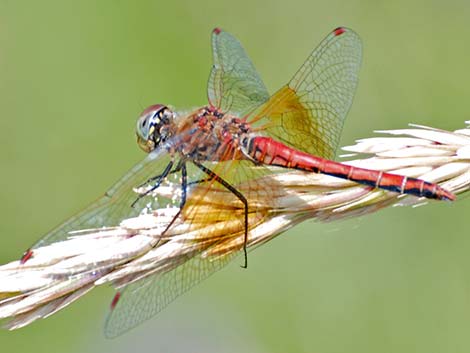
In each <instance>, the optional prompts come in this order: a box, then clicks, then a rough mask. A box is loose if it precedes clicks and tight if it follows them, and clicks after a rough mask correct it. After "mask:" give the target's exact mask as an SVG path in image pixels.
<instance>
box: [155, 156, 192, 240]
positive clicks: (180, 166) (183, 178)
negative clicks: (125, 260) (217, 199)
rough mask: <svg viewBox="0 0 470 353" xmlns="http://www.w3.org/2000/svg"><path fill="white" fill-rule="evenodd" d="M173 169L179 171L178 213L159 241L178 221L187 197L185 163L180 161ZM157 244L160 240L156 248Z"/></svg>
mask: <svg viewBox="0 0 470 353" xmlns="http://www.w3.org/2000/svg"><path fill="white" fill-rule="evenodd" d="M175 169H177V170H181V201H180V205H179V210H178V212H177V213H176V214H175V215H174V216H173V218H172V220H171V221H170V223H168V225H167V226H166V228H165V230H164V231H163V232H162V234H161V236H160V239H161V237H163V236H164V235H165V233H166V232H167V231H168V229H170V227H171V226H172V225H173V223H175V221H176V220H177V219H178V217H179V216H180V214H181V211H182V210H183V207H184V205H185V204H186V196H187V189H188V173H187V170H186V163H185V162H183V161H181V162H180V163H178V166H177V167H176V168H175ZM159 242H160V240H159V241H158V242H157V244H155V246H157V245H158V243H159Z"/></svg>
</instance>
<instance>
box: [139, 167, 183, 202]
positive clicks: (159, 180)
mask: <svg viewBox="0 0 470 353" xmlns="http://www.w3.org/2000/svg"><path fill="white" fill-rule="evenodd" d="M173 164H174V162H173V161H170V162H169V163H168V165H167V166H166V168H165V170H164V171H163V173H162V174H160V175H157V176H155V177H153V178H150V179H149V180H147V181H146V182H145V183H143V184H141V186H139V187H142V186H144V185H145V184H147V183H149V182H152V181H154V180H156V182H155V184H154V185H153V186H152V187H151V188H150V189H148V190H147V191H145V192H144V193H142V194H140V195H139V196H137V198H136V199H135V201H134V202H133V203H132V204H131V207H132V208H134V206H135V205H136V203H137V202H139V200H140V199H141V198H142V197H144V196H147V195H148V194H150V193H151V192H152V191H154V190H155V189H157V188H158V187H159V186H160V184H161V183H162V181H163V179H165V178H166V177H167V176H168V175H169V174H170V173H171V168H172V167H173ZM178 165H179V164H178Z"/></svg>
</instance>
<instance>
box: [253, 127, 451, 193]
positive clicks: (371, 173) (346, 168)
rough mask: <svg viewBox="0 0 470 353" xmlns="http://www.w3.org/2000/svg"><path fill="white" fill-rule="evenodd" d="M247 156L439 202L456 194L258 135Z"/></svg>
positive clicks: (417, 180)
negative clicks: (317, 154) (298, 148)
mask: <svg viewBox="0 0 470 353" xmlns="http://www.w3.org/2000/svg"><path fill="white" fill-rule="evenodd" d="M247 153H248V155H249V156H250V157H251V158H253V159H254V160H255V161H257V162H259V163H262V164H268V165H274V166H279V167H285V168H293V169H298V170H304V171H308V172H314V173H322V174H327V175H331V176H335V177H338V178H342V179H347V180H351V181H354V182H356V183H359V184H364V185H369V186H372V187H376V188H380V189H384V190H389V191H393V192H397V193H400V194H410V195H415V196H419V197H426V198H430V199H438V200H455V195H454V194H452V193H451V192H449V191H447V190H445V189H443V188H441V187H440V186H439V185H437V184H433V183H429V182H427V181H424V180H421V179H416V178H409V177H406V176H403V175H397V174H391V173H386V172H383V171H380V170H370V169H365V168H358V167H353V166H350V165H346V164H342V163H339V162H335V161H331V160H328V159H324V158H320V157H316V156H313V155H311V154H308V153H305V152H301V151H298V150H296V149H293V148H291V147H288V146H286V145H284V144H282V143H281V142H278V141H275V140H273V139H272V138H270V137H262V136H256V137H253V138H252V139H250V142H249V144H248V148H247Z"/></svg>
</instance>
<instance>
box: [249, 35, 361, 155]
mask: <svg viewBox="0 0 470 353" xmlns="http://www.w3.org/2000/svg"><path fill="white" fill-rule="evenodd" d="M361 57H362V44H361V39H360V38H359V36H358V35H357V34H356V33H355V32H354V31H352V30H351V29H348V28H343V27H340V28H337V29H335V30H334V31H333V32H331V33H330V34H329V35H328V36H327V37H326V38H325V39H324V40H323V41H322V42H321V43H320V45H319V46H318V47H317V48H316V49H315V50H314V51H313V52H312V53H311V54H310V56H309V57H308V58H307V60H306V61H305V63H304V64H303V65H302V66H301V67H300V69H299V70H298V71H297V73H296V74H295V75H294V77H293V78H292V79H291V81H290V82H289V83H288V84H287V85H286V86H284V87H282V88H281V89H280V90H279V91H278V92H276V93H275V94H274V95H273V96H272V97H271V98H270V99H269V101H267V102H266V103H265V104H264V105H262V106H261V107H259V108H258V109H257V110H256V111H255V112H254V113H253V115H252V118H249V120H250V121H251V122H252V123H254V122H257V121H260V122H263V121H266V122H267V123H266V125H265V129H266V130H265V131H266V132H267V133H268V134H269V135H271V136H273V137H274V138H275V139H277V140H279V141H282V142H284V143H286V144H287V145H290V146H292V147H295V148H297V149H299V150H302V151H305V152H308V153H311V154H314V155H317V156H321V157H324V158H328V159H333V158H334V155H335V152H336V149H337V146H338V144H339V140H340V137H341V131H342V128H343V123H344V119H345V117H346V114H347V113H348V111H349V108H350V107H351V104H352V101H353V98H354V94H355V91H356V87H357V82H358V73H359V68H360V65H361ZM263 124H264V122H263Z"/></svg>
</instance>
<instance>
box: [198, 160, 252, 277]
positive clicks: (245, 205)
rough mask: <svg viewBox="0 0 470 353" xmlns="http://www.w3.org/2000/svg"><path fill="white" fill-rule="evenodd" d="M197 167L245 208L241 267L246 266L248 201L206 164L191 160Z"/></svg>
mask: <svg viewBox="0 0 470 353" xmlns="http://www.w3.org/2000/svg"><path fill="white" fill-rule="evenodd" d="M192 162H193V163H194V164H195V165H196V166H197V167H198V168H199V169H201V170H202V171H203V172H204V173H206V174H207V175H208V176H209V180H215V181H217V182H218V183H219V184H220V185H222V186H223V187H225V188H226V189H227V190H228V191H230V192H231V193H232V194H234V195H235V196H236V197H238V199H239V200H240V201H241V202H242V203H243V205H244V208H245V236H244V239H243V253H244V255H245V264H244V265H243V266H242V267H243V268H247V267H248V254H247V251H246V245H247V243H248V201H247V199H246V198H245V196H243V194H242V193H241V192H240V191H238V190H237V189H235V188H234V187H233V186H232V185H230V184H229V183H228V182H227V181H225V180H224V179H222V178H221V177H220V176H218V175H217V174H216V173H214V172H213V171H212V170H210V169H209V168H207V167H206V166H204V165H202V164H200V163H199V162H196V161H194V160H193V161H192Z"/></svg>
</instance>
